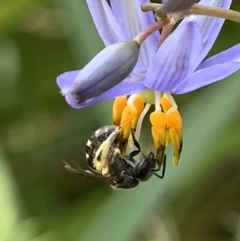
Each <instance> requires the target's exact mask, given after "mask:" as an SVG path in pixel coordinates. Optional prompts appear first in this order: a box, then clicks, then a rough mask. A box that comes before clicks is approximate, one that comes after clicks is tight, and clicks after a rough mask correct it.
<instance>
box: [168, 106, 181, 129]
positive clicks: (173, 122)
mask: <svg viewBox="0 0 240 241" xmlns="http://www.w3.org/2000/svg"><path fill="white" fill-rule="evenodd" d="M166 117H167V125H168V126H169V127H172V128H174V129H175V130H177V131H181V130H182V118H181V115H180V113H179V111H178V110H174V109H169V110H168V111H167V113H166Z"/></svg>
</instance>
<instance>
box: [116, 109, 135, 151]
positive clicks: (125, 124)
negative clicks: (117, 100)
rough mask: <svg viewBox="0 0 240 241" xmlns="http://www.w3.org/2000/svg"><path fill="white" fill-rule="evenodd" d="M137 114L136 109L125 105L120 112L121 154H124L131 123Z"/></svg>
mask: <svg viewBox="0 0 240 241" xmlns="http://www.w3.org/2000/svg"><path fill="white" fill-rule="evenodd" d="M136 114H137V109H136V107H135V106H134V105H127V106H126V107H125V108H124V110H123V112H122V119H121V122H120V127H121V128H122V136H121V144H120V147H121V152H122V153H123V154H125V152H126V148H127V143H128V138H129V136H130V134H131V129H132V122H133V119H134V118H135V116H136Z"/></svg>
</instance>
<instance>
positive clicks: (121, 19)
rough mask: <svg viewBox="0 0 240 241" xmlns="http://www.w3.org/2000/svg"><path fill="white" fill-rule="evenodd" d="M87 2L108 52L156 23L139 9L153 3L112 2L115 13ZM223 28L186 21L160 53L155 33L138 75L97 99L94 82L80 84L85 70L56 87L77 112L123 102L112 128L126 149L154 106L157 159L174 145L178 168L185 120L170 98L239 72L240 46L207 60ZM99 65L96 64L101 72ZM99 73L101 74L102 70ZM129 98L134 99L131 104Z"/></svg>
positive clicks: (208, 1)
mask: <svg viewBox="0 0 240 241" xmlns="http://www.w3.org/2000/svg"><path fill="white" fill-rule="evenodd" d="M86 2H87V4H88V8H89V11H90V13H91V15H92V18H93V21H94V23H95V26H96V28H97V30H98V32H99V35H100V37H101V39H102V41H103V42H104V44H105V46H106V48H105V50H104V51H106V49H107V48H109V46H110V45H113V44H116V43H121V42H130V41H132V40H133V39H134V38H135V37H136V36H137V35H138V34H139V33H141V32H142V31H143V30H144V29H146V28H147V27H148V26H150V25H151V24H153V23H155V19H154V16H153V13H152V12H145V13H143V12H142V11H141V9H140V5H141V4H143V3H146V2H149V1H147V0H131V1H129V0H110V6H111V7H110V6H109V4H108V3H107V1H106V0H97V1H96V0H86ZM200 4H203V5H210V6H216V7H220V8H225V9H228V8H229V6H230V4H231V0H202V1H200ZM223 23H224V19H220V18H215V17H207V16H195V15H193V16H190V17H187V18H185V19H184V20H183V21H182V22H181V24H179V26H178V27H177V28H176V29H175V30H174V32H173V33H172V34H171V35H170V36H168V38H167V39H166V40H165V41H164V42H163V43H162V45H161V46H160V47H159V48H158V43H159V39H160V35H159V32H158V31H156V32H154V33H153V34H151V35H150V36H149V37H148V38H147V39H146V40H145V41H144V42H143V43H142V44H141V46H140V50H139V52H137V54H139V58H138V61H137V63H136V65H135V67H134V68H133V69H132V67H133V66H134V65H132V67H131V70H132V71H131V70H130V71H129V70H128V72H127V75H128V76H127V75H126V76H127V77H126V78H124V79H123V81H121V82H119V80H118V81H117V84H116V85H115V86H114V87H112V86H113V85H111V82H110V84H109V83H108V84H106V85H105V84H101V83H99V86H100V87H101V89H100V90H99V89H98V90H96V91H98V92H97V94H95V95H94V92H95V88H96V85H95V84H93V82H91V81H92V80H91V78H89V79H88V78H82V79H81V80H80V79H79V76H81V70H76V71H71V72H67V73H64V74H62V75H60V76H59V77H58V78H57V83H58V85H59V87H60V89H61V92H62V94H63V95H64V96H65V98H66V101H67V102H68V104H69V105H70V106H72V107H74V108H84V107H86V106H89V105H92V104H95V103H98V102H100V101H103V100H107V99H113V98H116V97H118V98H116V99H115V102H114V105H113V123H114V124H116V125H118V126H120V127H121V129H122V130H123V139H125V140H124V143H128V138H129V136H130V133H131V129H132V130H136V131H135V136H136V139H137V140H138V139H139V136H140V132H141V124H142V120H143V118H144V116H145V115H146V113H147V111H148V109H149V107H150V104H155V111H154V112H153V113H151V114H150V122H151V124H152V129H151V134H152V137H153V142H154V147H155V150H156V158H157V160H158V162H159V165H161V164H162V158H164V151H165V147H166V146H167V145H169V144H170V143H171V144H172V145H173V164H174V165H177V164H178V161H179V158H180V154H181V150H182V142H183V136H182V119H181V116H180V113H179V111H178V110H177V105H176V103H175V101H174V99H173V97H172V95H171V94H176V95H177V94H184V93H188V92H191V91H194V90H197V89H199V88H202V87H204V86H207V85H209V84H212V83H214V82H217V81H219V80H221V79H224V78H225V77H227V76H229V75H231V74H232V73H234V72H235V71H237V70H239V68H240V44H237V45H235V46H233V47H231V48H229V49H227V50H225V51H223V52H221V53H219V54H217V55H215V56H212V57H210V58H209V59H206V60H204V58H205V57H206V55H207V54H208V52H209V51H210V49H211V48H212V46H213V44H214V42H215V40H216V38H217V36H218V34H219V32H220V30H221V28H222V25H223ZM114 61H116V59H114ZM98 62H100V61H95V62H94V63H96V65H97V66H101V63H98ZM116 62H117V61H116ZM134 64H135V63H134ZM90 65H91V64H90ZM86 67H87V66H85V67H84V68H83V72H84V73H85V74H84V77H86V76H87V77H88V76H90V74H92V73H91V71H90V72H89V73H88V71H86V69H87V70H91V69H92V68H86ZM115 67H116V66H115ZM95 69H96V68H95ZM97 71H99V70H97ZM99 72H101V73H102V70H101V71H99ZM111 74H112V73H111ZM125 74H126V73H125ZM111 76H112V75H111ZM110 79H111V78H110ZM81 81H82V82H81ZM88 81H89V82H90V84H89V83H88ZM101 81H104V80H103V79H101ZM85 82H86V83H85ZM94 83H95V82H94ZM76 86H77V88H76ZM85 86H87V88H86V89H87V91H88V92H87V93H85ZM106 86H107V87H106ZM111 87H112V88H111ZM163 93H164V94H163ZM83 96H84V97H83ZM126 96H130V97H129V98H128V99H127V97H126ZM79 100H83V101H79ZM123 149H124V148H123Z"/></svg>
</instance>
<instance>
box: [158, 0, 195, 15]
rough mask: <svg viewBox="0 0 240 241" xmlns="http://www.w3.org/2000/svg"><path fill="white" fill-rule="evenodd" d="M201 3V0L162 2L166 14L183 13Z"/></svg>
mask: <svg viewBox="0 0 240 241" xmlns="http://www.w3.org/2000/svg"><path fill="white" fill-rule="evenodd" d="M199 1H200V0H162V3H163V7H162V11H163V12H165V13H171V12H179V11H183V10H185V9H187V8H189V7H191V6H192V5H193V4H194V3H198V2H199Z"/></svg>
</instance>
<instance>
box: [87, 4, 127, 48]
mask: <svg viewBox="0 0 240 241" xmlns="http://www.w3.org/2000/svg"><path fill="white" fill-rule="evenodd" d="M86 2H87V4H88V8H89V11H90V13H91V15H92V18H93V21H94V24H95V26H96V28H97V31H98V33H99V35H100V37H101V39H102V40H103V42H104V44H105V46H108V45H110V44H114V43H117V42H123V41H127V40H128V38H127V36H126V34H125V33H124V30H123V29H122V28H121V27H120V25H119V23H118V21H117V20H116V18H115V17H114V15H113V13H112V10H111V8H110V6H109V5H108V3H107V1H106V0H97V1H96V0H86Z"/></svg>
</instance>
